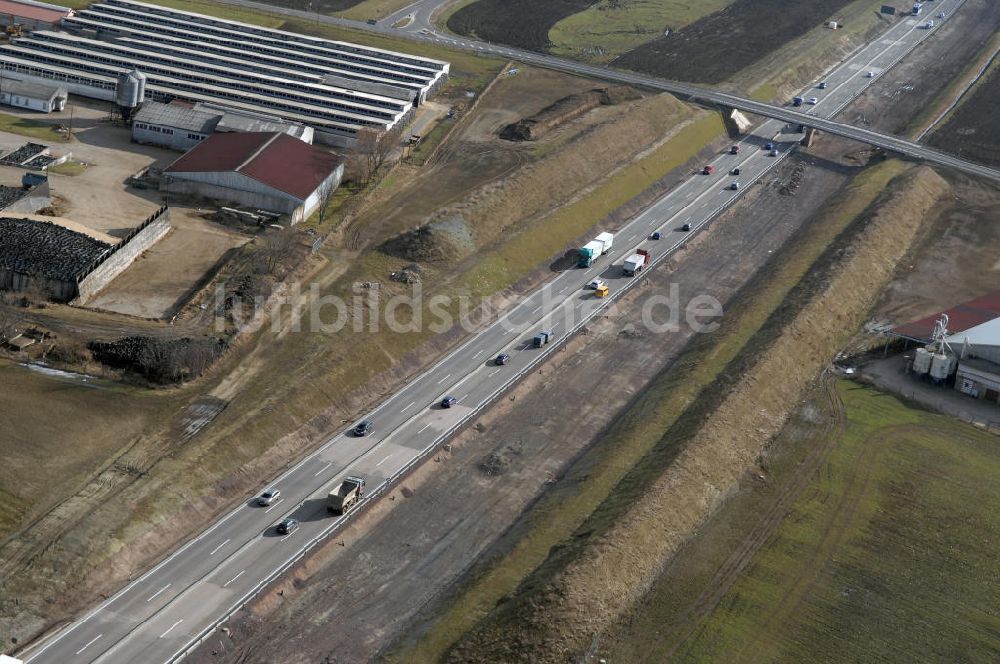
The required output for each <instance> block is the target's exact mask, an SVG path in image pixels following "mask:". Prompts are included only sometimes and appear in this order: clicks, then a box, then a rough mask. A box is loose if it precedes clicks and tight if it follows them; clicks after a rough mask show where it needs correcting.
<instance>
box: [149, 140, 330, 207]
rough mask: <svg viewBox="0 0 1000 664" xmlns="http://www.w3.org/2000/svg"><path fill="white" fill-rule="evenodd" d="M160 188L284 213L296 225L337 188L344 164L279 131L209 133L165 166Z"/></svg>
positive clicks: (328, 153)
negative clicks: (210, 134)
mask: <svg viewBox="0 0 1000 664" xmlns="http://www.w3.org/2000/svg"><path fill="white" fill-rule="evenodd" d="M163 174H164V176H165V177H164V179H163V182H162V183H161V185H160V188H161V189H162V190H164V191H169V192H173V193H182V194H192V195H196V196H204V197H206V198H212V199H215V200H219V201H223V202H227V203H236V204H237V205H240V206H248V207H254V208H259V209H263V210H268V211H271V212H279V213H281V214H287V215H288V216H289V217H290V219H291V223H293V224H295V223H298V222H300V221H302V220H303V219H306V218H308V217H309V215H311V214H312V213H313V212H314V211H315V210H316V209H317V208H318V207H319V206H320V205H321V204H322V203H323V201H324V200H327V199H328V198H329V195H330V194H331V193H332V192H333V191H334V190H336V188H337V186H338V185H339V184H340V180H341V178H342V177H343V174H344V163H343V160H341V159H340V158H338V157H337V156H336V155H334V154H332V153H330V152H328V151H326V150H322V149H320V148H317V147H314V146H312V145H309V144H308V143H304V142H303V141H300V140H298V139H296V138H293V137H291V136H289V135H287V134H283V133H280V132H247V133H225V134H213V135H212V136H209V137H208V138H206V139H205V140H204V141H202V142H201V143H199V144H198V145H196V146H195V147H194V148H192V149H191V150H190V151H189V152H188V153H187V154H185V155H184V156H183V157H181V158H180V159H177V160H176V161H175V162H173V163H172V164H170V165H169V166H167V168H166V169H165V170H164V171H163Z"/></svg>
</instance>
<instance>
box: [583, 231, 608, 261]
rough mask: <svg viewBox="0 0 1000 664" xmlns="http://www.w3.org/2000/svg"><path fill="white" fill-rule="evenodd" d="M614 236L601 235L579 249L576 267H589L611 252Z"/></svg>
mask: <svg viewBox="0 0 1000 664" xmlns="http://www.w3.org/2000/svg"><path fill="white" fill-rule="evenodd" d="M614 239H615V236H614V234H612V233H601V234H600V235H598V236H597V237H595V238H594V239H593V240H591V241H590V242H588V243H587V244H585V245H583V246H582V247H580V250H579V258H578V260H577V265H578V266H579V267H590V266H591V265H593V264H594V261H596V260H597V259H598V258H600V257H601V256H603V255H604V254H606V253H608V252H609V251H611V245H612V243H613V242H614Z"/></svg>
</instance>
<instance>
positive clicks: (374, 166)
mask: <svg viewBox="0 0 1000 664" xmlns="http://www.w3.org/2000/svg"><path fill="white" fill-rule="evenodd" d="M400 137H401V132H400V129H399V127H394V128H393V129H391V130H389V131H377V130H375V129H371V128H369V127H364V128H362V129H360V130H358V140H357V150H356V152H355V154H356V158H355V159H354V160H353V166H354V169H355V172H356V174H357V177H358V182H359V184H361V186H367V185H368V183H369V182H371V181H372V179H373V178H375V177H376V176H378V174H379V172H380V171H381V170H382V167H383V166H385V164H386V162H387V161H389V158H390V157H391V156H392V154H393V152H395V151H396V150H397V149H398V148H399V141H400Z"/></svg>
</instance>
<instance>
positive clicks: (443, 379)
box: [438, 374, 451, 385]
mask: <svg viewBox="0 0 1000 664" xmlns="http://www.w3.org/2000/svg"><path fill="white" fill-rule="evenodd" d="M449 378H451V374H448V375H447V376H445V377H444V378H442V379H441V380H439V381H438V385H440V384H441V383H443V382H444V381H446V380H448V379H449Z"/></svg>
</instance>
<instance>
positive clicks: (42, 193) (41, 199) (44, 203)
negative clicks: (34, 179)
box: [3, 180, 52, 214]
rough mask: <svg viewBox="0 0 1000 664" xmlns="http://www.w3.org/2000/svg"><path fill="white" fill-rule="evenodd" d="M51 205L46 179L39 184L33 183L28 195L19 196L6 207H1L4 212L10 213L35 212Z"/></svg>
mask: <svg viewBox="0 0 1000 664" xmlns="http://www.w3.org/2000/svg"><path fill="white" fill-rule="evenodd" d="M50 205H52V196H51V195H50V194H49V183H48V181H47V180H46V181H45V182H42V183H41V184H37V185H35V186H34V187H33V188H32V189H31V190H30V191H29V192H28V195H27V196H25V197H23V198H19V199H18V200H16V201H14V202H13V203H11V204H10V205H8V206H7V207H5V208H4V209H3V212H4V214H10V213H18V212H20V213H23V214H35V213H36V212H38V211H39V210H41V209H42V208H47V207H49V206H50Z"/></svg>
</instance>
